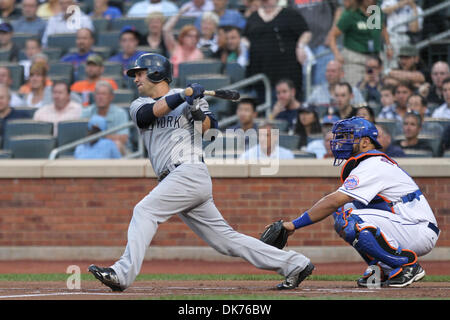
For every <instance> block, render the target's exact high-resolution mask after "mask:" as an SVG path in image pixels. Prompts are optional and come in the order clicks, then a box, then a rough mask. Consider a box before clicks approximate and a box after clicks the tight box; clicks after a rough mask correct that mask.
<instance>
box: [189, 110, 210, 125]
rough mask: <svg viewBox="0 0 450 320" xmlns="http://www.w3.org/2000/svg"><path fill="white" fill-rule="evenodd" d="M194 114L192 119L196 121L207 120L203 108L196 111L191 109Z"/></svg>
mask: <svg viewBox="0 0 450 320" xmlns="http://www.w3.org/2000/svg"><path fill="white" fill-rule="evenodd" d="M191 114H192V119H194V120H195V121H202V122H203V121H205V119H206V114H204V113H203V111H202V109H200V108H199V109H197V110H195V111H191Z"/></svg>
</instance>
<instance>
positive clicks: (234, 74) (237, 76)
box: [224, 62, 245, 83]
mask: <svg viewBox="0 0 450 320" xmlns="http://www.w3.org/2000/svg"><path fill="white" fill-rule="evenodd" d="M224 73H225V74H227V75H228V76H229V77H230V81H231V83H235V82H238V81H241V80H243V79H245V68H243V67H242V66H241V65H240V64H239V63H237V62H229V63H227V64H226V65H225V71H224Z"/></svg>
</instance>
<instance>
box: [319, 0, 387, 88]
mask: <svg viewBox="0 0 450 320" xmlns="http://www.w3.org/2000/svg"><path fill="white" fill-rule="evenodd" d="M376 4H377V1H376V0H355V6H354V7H353V8H351V9H349V10H344V11H343V12H342V15H341V16H340V18H339V21H338V22H337V24H336V25H335V26H333V28H332V29H331V31H330V34H329V38H328V39H329V43H330V48H331V50H332V51H333V53H334V57H335V59H336V60H337V61H339V62H340V63H341V64H343V67H344V72H345V77H346V80H347V81H348V82H349V83H350V84H351V85H352V86H355V85H356V84H357V83H358V82H359V81H360V80H361V75H362V74H364V68H365V63H366V61H367V59H368V58H369V57H370V56H371V55H377V56H379V55H380V53H381V51H382V40H383V39H384V42H385V44H386V46H387V50H386V55H387V57H388V59H392V55H393V51H392V46H391V45H390V41H389V35H388V33H387V31H386V26H385V25H384V23H383V18H384V15H383V14H381V17H379V19H375V20H378V21H379V22H380V26H372V25H368V24H369V23H371V22H370V21H369V19H370V16H371V11H370V10H368V7H369V6H371V5H376ZM372 19H373V18H372ZM340 35H344V42H343V45H344V48H343V50H342V51H339V50H338V47H337V38H338V37H339V36H340Z"/></svg>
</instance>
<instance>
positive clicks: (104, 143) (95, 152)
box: [74, 115, 121, 159]
mask: <svg viewBox="0 0 450 320" xmlns="http://www.w3.org/2000/svg"><path fill="white" fill-rule="evenodd" d="M106 128H107V125H106V120H105V118H103V117H101V116H98V115H94V116H92V118H91V119H90V120H89V122H88V136H91V135H94V134H96V133H99V132H101V131H105V130H106ZM74 157H75V159H119V158H121V154H120V152H119V149H117V146H116V144H115V143H114V142H113V141H112V140H110V139H108V138H105V137H102V138H98V139H97V140H94V141H91V142H86V143H83V144H80V145H78V146H77V147H76V148H75V152H74Z"/></svg>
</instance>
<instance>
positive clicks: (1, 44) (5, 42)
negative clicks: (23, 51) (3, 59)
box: [0, 22, 20, 62]
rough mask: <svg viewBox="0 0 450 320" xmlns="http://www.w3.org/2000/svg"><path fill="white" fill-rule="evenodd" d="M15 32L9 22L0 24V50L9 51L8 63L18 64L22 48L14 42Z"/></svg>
mask: <svg viewBox="0 0 450 320" xmlns="http://www.w3.org/2000/svg"><path fill="white" fill-rule="evenodd" d="M13 33H14V30H13V27H12V25H11V24H10V23H9V22H3V23H0V50H1V51H9V57H8V61H10V62H17V60H18V59H19V52H20V48H19V47H18V46H17V45H16V44H15V43H14V42H13V41H12V36H13Z"/></svg>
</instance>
